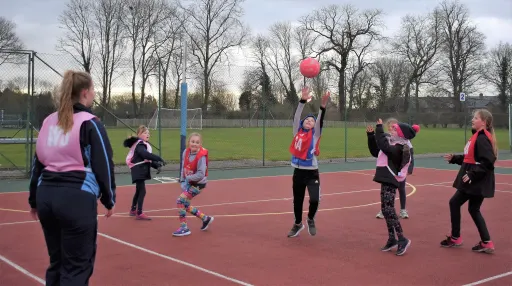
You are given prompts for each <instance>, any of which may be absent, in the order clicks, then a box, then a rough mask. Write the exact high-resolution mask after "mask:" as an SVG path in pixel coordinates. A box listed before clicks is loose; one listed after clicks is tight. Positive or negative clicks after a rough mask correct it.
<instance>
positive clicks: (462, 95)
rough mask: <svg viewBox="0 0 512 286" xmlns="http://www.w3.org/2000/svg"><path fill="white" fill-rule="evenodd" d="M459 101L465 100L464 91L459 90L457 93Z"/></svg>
mask: <svg viewBox="0 0 512 286" xmlns="http://www.w3.org/2000/svg"><path fill="white" fill-rule="evenodd" d="M459 98H460V101H466V94H465V93H464V92H461V93H460V95H459Z"/></svg>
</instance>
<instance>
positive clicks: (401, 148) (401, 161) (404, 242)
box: [366, 119, 416, 256]
mask: <svg viewBox="0 0 512 286" xmlns="http://www.w3.org/2000/svg"><path fill="white" fill-rule="evenodd" d="M366 130H367V133H369V134H371V133H373V129H372V127H371V126H368V127H367V129H366ZM375 136H376V140H370V139H368V148H369V149H370V153H371V154H372V155H373V156H375V155H377V156H376V157H377V167H376V170H375V176H374V177H373V180H374V181H375V182H377V183H380V184H381V191H380V199H381V211H382V214H384V218H385V220H386V226H387V229H388V235H389V238H388V241H387V242H386V245H385V246H384V247H382V248H381V250H382V251H390V250H391V249H393V248H395V247H397V246H398V249H397V252H396V255H399V256H400V255H403V254H405V252H406V251H407V249H408V248H409V246H410V245H411V240H410V239H408V238H406V237H405V236H404V234H403V230H402V225H401V224H400V221H399V220H398V216H397V215H396V210H395V195H396V189H397V188H398V187H399V186H400V182H402V181H405V178H406V177H407V169H408V167H409V164H410V160H411V153H410V149H409V145H407V140H411V139H413V138H414V137H415V136H416V131H415V130H414V129H413V128H412V127H411V126H409V125H408V124H405V123H395V124H392V126H391V129H390V131H389V136H386V134H385V133H384V128H383V127H382V120H381V119H379V120H378V121H377V126H376V128H375ZM395 234H396V236H397V237H398V240H397V239H396V238H395Z"/></svg>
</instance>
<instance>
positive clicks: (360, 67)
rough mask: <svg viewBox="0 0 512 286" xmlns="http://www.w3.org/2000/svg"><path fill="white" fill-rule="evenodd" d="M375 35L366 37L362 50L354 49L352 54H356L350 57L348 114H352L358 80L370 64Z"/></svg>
mask: <svg viewBox="0 0 512 286" xmlns="http://www.w3.org/2000/svg"><path fill="white" fill-rule="evenodd" d="M373 38H374V36H373V35H369V36H368V37H365V41H366V43H364V44H362V45H361V47H360V48H356V47H354V48H353V49H352V52H353V54H354V56H353V57H349V61H350V62H351V63H349V64H350V68H349V88H348V95H349V104H348V109H347V112H350V110H352V106H353V104H354V91H355V88H356V84H357V82H358V81H357V80H358V77H359V75H360V74H361V73H362V72H363V71H364V70H365V69H366V67H367V66H368V65H369V64H370V63H369V62H367V57H368V54H369V52H370V47H371V45H372V43H373Z"/></svg>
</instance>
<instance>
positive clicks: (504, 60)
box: [484, 42, 512, 111]
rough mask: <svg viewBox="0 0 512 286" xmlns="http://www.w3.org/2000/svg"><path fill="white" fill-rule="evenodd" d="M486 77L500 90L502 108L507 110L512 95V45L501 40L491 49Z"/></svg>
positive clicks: (499, 96)
mask: <svg viewBox="0 0 512 286" xmlns="http://www.w3.org/2000/svg"><path fill="white" fill-rule="evenodd" d="M484 77H485V79H486V80H488V81H489V82H490V83H492V85H494V87H495V88H496V91H497V92H498V98H499V100H500V103H501V109H502V110H503V111H506V110H507V103H508V102H510V97H511V96H512V93H511V92H512V45H511V44H510V43H502V42H500V43H499V44H498V46H496V47H494V48H493V49H491V51H490V53H489V59H488V62H487V64H486V69H485V73H484Z"/></svg>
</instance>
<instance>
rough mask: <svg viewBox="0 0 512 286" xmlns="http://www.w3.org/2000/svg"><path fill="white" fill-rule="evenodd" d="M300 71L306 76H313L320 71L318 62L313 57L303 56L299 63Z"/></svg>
mask: <svg viewBox="0 0 512 286" xmlns="http://www.w3.org/2000/svg"><path fill="white" fill-rule="evenodd" d="M300 73H301V74H302V75H303V76H305V77H307V78H313V77H316V76H317V75H318V74H319V73H320V63H319V62H318V61H317V60H316V59H313V58H305V59H304V60H302V62H301V63H300Z"/></svg>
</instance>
